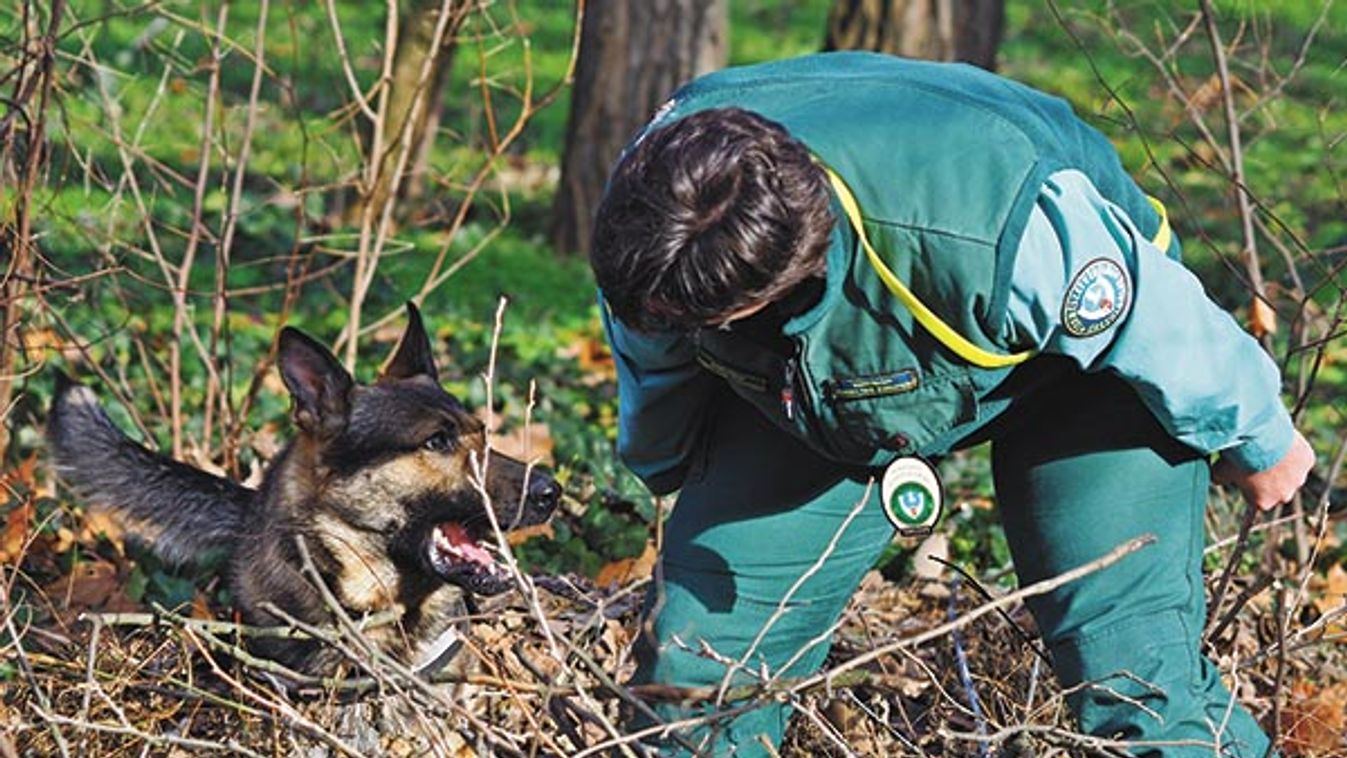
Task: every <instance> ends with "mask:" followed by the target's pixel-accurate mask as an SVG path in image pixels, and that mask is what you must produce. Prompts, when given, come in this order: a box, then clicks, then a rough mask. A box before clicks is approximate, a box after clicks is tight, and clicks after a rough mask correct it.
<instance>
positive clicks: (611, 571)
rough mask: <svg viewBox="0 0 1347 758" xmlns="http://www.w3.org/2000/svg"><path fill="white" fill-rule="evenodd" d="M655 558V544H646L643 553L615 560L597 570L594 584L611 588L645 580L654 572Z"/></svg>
mask: <svg viewBox="0 0 1347 758" xmlns="http://www.w3.org/2000/svg"><path fill="white" fill-rule="evenodd" d="M656 557H657V553H656V552H655V543H653V542H647V543H646V544H645V551H644V552H642V553H641V554H640V555H638V556H636V557H635V558H623V559H621V560H616V561H613V562H611V563H609V564H607V565H606V566H604V567H603V568H601V569H599V575H598V576H596V577H594V583H595V584H597V585H598V586H600V587H611V586H614V585H622V584H626V583H628V582H632V581H635V580H637V579H645V578H646V577H648V576H650V573H651V572H652V571H654V569H655V559H656Z"/></svg>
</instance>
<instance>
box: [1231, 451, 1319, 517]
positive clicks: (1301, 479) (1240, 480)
mask: <svg viewBox="0 0 1347 758" xmlns="http://www.w3.org/2000/svg"><path fill="white" fill-rule="evenodd" d="M1312 468H1314V450H1313V449H1311V448H1310V443H1309V442H1307V441H1306V440H1305V437H1304V435H1302V434H1301V433H1300V432H1296V437H1295V440H1293V441H1292V442H1291V449H1290V450H1288V451H1287V453H1286V455H1284V456H1282V459H1281V460H1280V461H1277V464H1276V465H1275V466H1273V467H1272V468H1270V469H1267V470H1265V471H1245V470H1243V469H1241V468H1240V467H1238V466H1236V465H1235V464H1233V463H1231V462H1230V461H1229V460H1227V459H1224V458H1223V459H1221V460H1219V461H1217V462H1216V466H1215V467H1214V468H1213V469H1212V481H1214V482H1216V483H1217V484H1229V485H1234V486H1235V487H1238V488H1239V489H1240V491H1241V492H1243V493H1244V499H1245V500H1248V501H1249V502H1250V503H1252V504H1254V505H1256V506H1258V508H1259V509H1260V510H1264V511H1266V510H1271V509H1273V508H1276V507H1277V506H1279V505H1281V504H1283V503H1288V502H1290V501H1291V498H1293V497H1295V494H1296V491H1297V490H1299V489H1300V487H1301V485H1303V484H1304V483H1305V477H1306V476H1308V475H1309V473H1310V469H1312Z"/></svg>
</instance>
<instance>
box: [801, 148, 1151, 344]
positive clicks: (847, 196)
mask: <svg viewBox="0 0 1347 758" xmlns="http://www.w3.org/2000/svg"><path fill="white" fill-rule="evenodd" d="M823 170H824V171H825V172H826V173H827V174H828V181H829V182H831V183H832V187H833V192H835V193H836V194H837V200H838V202H840V203H841V204H842V211H843V212H844V213H846V214H847V220H848V221H850V222H851V227H852V228H853V229H855V230H856V237H857V239H859V240H860V243H861V247H862V248H863V249H864V250H865V255H866V257H867V258H868V259H869V260H870V265H871V267H873V268H874V270H875V273H876V274H878V275H879V278H880V280H881V281H883V282H884V286H886V287H888V288H889V291H890V292H892V293H893V295H894V297H897V298H898V301H899V302H901V303H902V304H903V305H904V306H906V307H907V309H908V310H909V311H911V312H912V317H913V318H915V319H916V320H917V323H919V324H921V325H922V326H923V327H925V328H926V331H928V332H930V333H931V335H932V336H933V337H935V338H936V339H937V340H939V341H940V344H942V345H944V346H945V347H947V348H949V349H950V350H951V351H952V352H954V354H955V355H958V356H959V357H960V358H963V359H964V360H966V361H968V362H969V363H971V364H973V365H974V366H978V367H981V368H1004V367H1006V366H1014V365H1015V364H1017V363H1023V362H1024V361H1027V360H1029V359H1030V358H1032V357H1033V356H1034V351H1032V350H1025V351H1023V352H1019V353H1011V354H1009V355H1006V354H1002V353H993V352H991V351H989V350H984V349H983V348H980V347H978V346H977V345H975V344H973V343H972V342H970V341H969V340H968V339H966V338H965V337H964V336H963V335H962V334H959V333H958V332H956V331H954V328H953V327H951V326H950V325H949V324H946V323H945V322H944V320H942V319H941V318H940V317H939V316H937V315H936V314H935V312H934V311H932V310H931V309H930V308H927V307H926V304H925V303H923V302H921V300H919V299H918V298H917V296H916V295H915V294H914V293H913V292H912V290H910V289H908V288H907V285H906V284H903V282H902V280H901V279H899V278H898V277H897V276H896V275H895V274H894V273H893V271H892V270H890V269H889V267H888V266H887V265H886V264H885V263H884V259H882V258H880V257H879V253H878V252H876V251H875V248H874V246H873V245H871V244H870V239H869V238H868V237H867V236H866V234H865V227H864V225H863V221H862V218H861V208H860V206H859V205H857V204H856V198H855V196H854V195H852V194H851V190H850V189H848V188H847V185H846V182H844V181H842V177H840V176H838V175H837V174H836V173H835V172H834V171H833V170H832V169H830V168H827V167H826V166H825V167H824V168H823ZM1146 199H1147V200H1149V201H1150V203H1151V206H1152V207H1154V208H1155V211H1156V212H1157V213H1159V214H1160V229H1159V230H1158V231H1157V232H1156V234H1155V239H1153V240H1152V241H1151V242H1152V244H1154V245H1155V246H1156V247H1158V248H1160V250H1162V251H1163V250H1166V249H1167V248H1168V247H1169V243H1170V240H1171V238H1172V236H1173V234H1172V232H1171V231H1170V228H1169V216H1168V214H1167V213H1166V212H1165V206H1164V205H1163V204H1162V203H1161V202H1160V201H1159V200H1156V199H1155V198H1153V197H1149V196H1148V197H1147V198H1146Z"/></svg>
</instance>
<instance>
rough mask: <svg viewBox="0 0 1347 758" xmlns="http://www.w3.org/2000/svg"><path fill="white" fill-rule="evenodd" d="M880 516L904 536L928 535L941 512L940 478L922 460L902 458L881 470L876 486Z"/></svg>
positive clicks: (942, 490) (906, 456) (908, 457)
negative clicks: (885, 518) (878, 486)
mask: <svg viewBox="0 0 1347 758" xmlns="http://www.w3.org/2000/svg"><path fill="white" fill-rule="evenodd" d="M879 492H880V497H881V498H882V500H881V501H880V503H881V505H883V506H884V515H885V516H887V517H888V519H889V523H891V524H893V526H894V528H895V529H897V530H898V533H899V534H901V535H903V536H904V537H924V536H926V535H928V534H930V533H931V530H932V529H933V528H934V527H935V524H936V522H937V521H939V520H940V514H941V513H942V512H943V511H944V510H945V490H944V488H943V487H941V485H940V475H939V474H938V473H936V470H935V466H932V465H931V463H930V462H929V461H927V460H926V459H925V458H919V457H917V456H915V455H905V456H903V457H901V458H898V459H897V460H895V461H894V462H893V463H890V464H889V466H888V468H886V469H884V479H883V480H882V481H881V483H880V488H879Z"/></svg>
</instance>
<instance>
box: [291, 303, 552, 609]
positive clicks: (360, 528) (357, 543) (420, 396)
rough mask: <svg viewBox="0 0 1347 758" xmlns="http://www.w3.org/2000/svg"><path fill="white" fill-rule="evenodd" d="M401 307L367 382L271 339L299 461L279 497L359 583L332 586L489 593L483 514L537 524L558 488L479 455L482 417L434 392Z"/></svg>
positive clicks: (429, 367) (498, 581) (310, 348)
mask: <svg viewBox="0 0 1347 758" xmlns="http://www.w3.org/2000/svg"><path fill="white" fill-rule="evenodd" d="M407 310H408V316H409V321H408V324H407V329H406V331H405V332H404V333H403V335H402V339H401V340H400V341H399V342H398V345H397V347H396V348H394V350H393V354H392V356H391V357H390V358H389V359H388V361H387V363H386V364H385V366H384V368H383V371H382V373H381V375H380V377H379V379H378V381H377V382H375V383H374V384H371V385H363V384H357V383H356V382H355V381H354V380H353V379H352V378H351V375H350V374H349V373H347V372H346V370H345V369H344V368H342V366H341V364H340V363H338V362H337V360H336V359H335V358H334V357H333V356H332V354H331V353H329V352H328V351H327V349H326V348H324V347H323V346H322V345H320V344H318V343H317V342H315V341H314V340H312V339H311V338H309V337H308V336H306V335H305V334H304V333H302V332H300V331H298V330H296V329H293V328H289V327H287V328H285V329H284V330H283V331H282V332H281V335H280V342H279V357H278V361H279V365H280V371H281V376H282V378H283V379H284V381H285V384H286V386H287V387H288V388H289V390H290V394H291V397H292V399H293V403H294V407H293V410H294V418H295V423H296V425H297V426H298V427H299V433H300V434H299V438H298V439H297V440H296V442H295V446H294V448H293V449H292V450H293V451H292V454H291V455H292V457H299V458H302V459H304V460H306V461H308V462H309V463H308V465H306V466H302V467H300V466H296V467H294V468H292V474H291V476H290V477H288V478H287V480H286V481H287V483H289V484H288V486H293V487H296V488H298V490H299V491H298V492H296V493H292V495H291V496H289V497H287V498H286V499H287V500H290V501H291V502H295V501H299V502H303V503H304V504H305V505H304V507H305V508H307V509H308V510H309V512H308V513H306V514H305V516H306V518H311V519H313V528H312V530H311V531H312V532H314V533H316V534H317V536H319V537H320V539H322V540H323V541H324V542H325V547H326V548H327V550H328V551H329V552H331V553H334V555H333V557H334V558H335V559H336V560H337V563H338V565H339V566H340V567H341V568H340V569H339V570H340V571H341V572H342V573H343V574H360V575H362V576H367V577H369V578H368V579H364V580H360V581H355V580H352V579H350V578H339V580H338V583H339V584H341V583H343V582H344V583H348V584H355V585H360V584H377V585H379V586H380V588H381V589H379V590H377V594H380V595H384V596H385V597H387V594H385V593H391V592H402V591H404V590H405V589H406V588H405V587H398V586H388V585H403V584H405V583H406V582H407V581H408V579H409V578H413V579H414V578H415V577H418V576H419V577H421V578H422V579H423V580H428V581H430V582H433V581H434V580H439V581H442V582H447V583H450V584H454V585H458V586H459V587H462V588H463V589H466V590H468V591H470V592H475V593H478V594H494V593H497V592H500V591H502V590H504V589H506V588H507V587H508V586H509V585H510V577H509V575H508V573H507V572H506V571H505V570H504V569H503V567H502V566H501V564H500V563H499V561H498V553H499V550H498V549H497V548H496V547H494V546H493V543H494V542H495V539H494V534H495V529H494V528H493V526H492V520H493V519H492V515H493V514H494V520H495V522H496V524H497V525H499V527H500V529H501V530H502V531H508V530H510V529H514V528H517V527H521V526H528V525H533V524H539V523H542V522H543V521H545V520H546V519H547V517H548V516H549V515H550V514H551V512H552V511H553V509H555V507H556V505H557V502H558V500H559V498H560V494H561V491H560V488H559V487H558V485H557V483H556V482H555V480H553V479H552V477H551V475H550V474H549V473H548V472H547V471H546V470H544V469H541V468H537V467H533V466H530V465H526V464H525V463H523V462H521V461H518V460H515V459H513V458H510V457H508V456H505V455H502V454H499V453H496V452H494V451H488V449H487V446H486V432H485V429H484V427H483V425H482V423H481V421H479V420H478V419H477V418H476V417H474V416H473V415H471V414H470V413H468V412H467V410H466V409H464V407H463V405H462V404H461V403H460V402H459V401H458V400H457V399H456V398H455V397H454V396H453V395H451V394H449V393H448V392H446V391H445V390H444V389H443V388H442V387H441V386H440V384H439V380H438V374H437V371H436V369H435V363H434V360H433V356H432V353H431V343H430V339H429V338H428V337H427V335H426V331H425V328H424V327H423V326H422V323H421V317H420V314H419V313H418V312H417V310H416V308H415V307H414V306H412V305H411V304H410V303H409V304H408V306H407ZM296 468H298V469H299V471H295V469H296ZM283 486H287V485H283ZM488 508H489V509H490V510H489V511H488ZM369 591H371V592H376V590H373V589H371V590H369ZM363 604H364V603H357V605H363ZM371 604H373V603H371Z"/></svg>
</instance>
